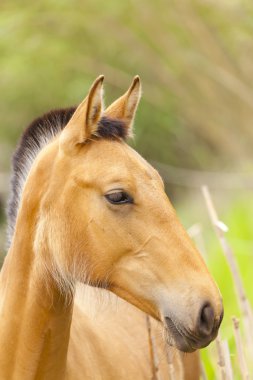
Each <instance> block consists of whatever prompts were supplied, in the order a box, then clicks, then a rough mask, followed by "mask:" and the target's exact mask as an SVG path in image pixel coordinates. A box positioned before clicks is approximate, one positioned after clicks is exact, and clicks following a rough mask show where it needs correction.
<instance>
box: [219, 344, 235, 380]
mask: <svg viewBox="0 0 253 380" xmlns="http://www.w3.org/2000/svg"><path fill="white" fill-rule="evenodd" d="M221 344H222V349H223V355H224V361H225V367H226V374H227V379H228V380H233V370H232V365H231V360H230V352H229V346H228V341H227V340H222V342H221Z"/></svg>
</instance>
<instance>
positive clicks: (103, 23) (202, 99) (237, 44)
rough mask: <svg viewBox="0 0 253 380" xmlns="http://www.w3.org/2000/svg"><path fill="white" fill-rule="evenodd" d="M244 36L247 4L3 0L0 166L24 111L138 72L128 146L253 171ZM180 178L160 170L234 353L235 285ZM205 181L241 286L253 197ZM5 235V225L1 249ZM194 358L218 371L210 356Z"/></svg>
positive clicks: (191, 163) (5, 167) (252, 94)
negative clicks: (201, 248) (208, 274)
mask: <svg viewBox="0 0 253 380" xmlns="http://www.w3.org/2000/svg"><path fill="white" fill-rule="evenodd" d="M252 33H253V3H252V2H251V1H250V0H221V1H217V0H216V1H215V0H181V1H175V0H174V1H171V2H169V3H168V2H167V1H165V0H156V1H155V2H151V1H150V2H147V1H144V0H138V1H133V0H131V1H130V0H129V1H116V0H111V1H108V2H104V1H102V0H96V1H94V0H86V1H77V0H76V1H68V0H61V1H60V0H54V1H53V0H47V1H41V2H30V1H22V2H21V1H19V0H14V1H11V2H10V1H5V0H2V1H1V4H0V57H1V58H0V67H1V75H0V86H1V102H0V114H1V127H0V172H8V171H9V162H10V156H11V152H12V151H13V149H14V146H15V144H16V142H17V139H18V138H19V136H20V134H21V132H22V130H23V129H24V128H25V127H26V126H27V124H29V123H30V122H31V120H32V119H33V118H35V117H37V116H38V115H40V114H42V113H44V112H46V111H48V110H50V109H53V108H58V107H65V106H69V105H73V104H77V103H78V102H80V101H81V100H82V98H83V97H84V96H85V95H86V92H87V89H88V88H89V86H90V84H91V83H92V81H93V80H94V79H95V78H96V77H97V76H98V75H99V74H101V73H103V74H105V87H106V88H105V90H106V93H105V96H106V104H110V102H111V101H113V100H114V99H115V98H116V97H118V96H119V95H121V94H122V92H123V91H125V90H126V89H127V87H128V85H129V84H130V81H131V79H132V77H133V76H134V75H135V74H139V75H140V76H141V79H142V83H143V100H142V103H141V106H140V107H139V110H138V113H137V120H136V126H137V127H136V137H135V140H134V142H132V144H133V145H134V147H135V148H136V149H137V150H138V151H139V152H140V153H141V154H142V155H143V156H144V157H145V158H147V159H148V160H151V161H156V162H161V163H165V164H170V165H173V166H175V167H181V168H186V169H195V170H205V171H207V170H209V171H212V170H216V171H219V172H221V173H222V172H223V171H224V170H226V171H240V172H241V173H244V174H245V175H246V176H248V177H249V178H251V179H252V169H253V164H252V137H253V128H252V120H253V90H252V89H253V39H252ZM205 178H206V177H205ZM187 180H189V182H187V183H186V184H185V186H179V185H178V183H177V181H175V175H174V177H173V179H172V178H171V180H170V175H169V173H168V175H167V176H166V182H167V189H168V192H169V194H170V195H173V198H175V200H176V201H177V209H178V212H179V214H180V216H181V219H182V220H183V222H184V224H185V226H186V227H190V226H191V225H192V224H194V223H196V222H198V223H200V225H201V226H202V229H203V231H204V240H205V243H206V250H207V252H208V263H209V267H210V268H211V271H212V273H213V274H214V276H215V278H216V280H217V281H218V283H219V286H220V288H221V290H222V293H223V296H224V301H225V320H224V323H223V328H222V334H224V335H225V336H226V337H228V339H229V341H230V343H231V347H232V350H233V347H234V343H233V339H232V329H231V324H230V318H231V315H232V314H238V308H237V306H236V302H235V297H234V291H233V282H232V280H231V276H230V273H229V270H228V268H227V265H226V263H225V260H224V259H223V257H222V253H221V251H220V248H219V246H218V243H217V241H216V239H215V238H214V234H213V232H212V230H211V228H210V223H209V221H208V218H207V212H206V209H205V206H204V203H203V204H202V203H201V202H202V201H201V194H200V192H199V190H194V189H192V188H191V186H192V183H191V178H190V177H189V176H187ZM0 182H1V181H0ZM170 182H171V183H170ZM214 182H216V183H213V185H214V187H215V188H216V191H215V193H214V199H215V201H217V209H218V210H219V211H220V213H221V215H222V218H223V219H224V221H225V223H227V224H228V226H229V227H230V232H229V238H230V240H231V243H232V245H233V248H234V250H235V251H236V252H237V254H238V256H237V258H238V261H239V265H240V269H241V273H243V280H244V283H245V286H246V288H247V289H248V290H249V289H250V288H251V277H252V252H253V243H252V242H253V231H252V214H253V207H252V206H251V204H252V193H250V191H248V190H247V186H245V189H244V190H243V189H242V188H240V186H239V187H235V188H231V189H226V191H224V189H223V188H220V189H219V183H218V180H216V181H214ZM175 183H177V186H176V185H175ZM0 185H1V183H0ZM211 185H212V181H211ZM188 186H189V188H188ZM2 187H3V189H4V190H2ZM2 187H1V186H0V196H1V195H2V194H1V191H2V193H4V195H5V196H6V189H7V187H4V186H2ZM251 190H252V188H251ZM4 199H5V198H4V197H3V199H2V198H0V201H1V205H0V210H1V211H0V223H1V222H3V219H4V217H3V211H2V210H3V203H4ZM1 206H2V207H1ZM3 234H4V232H3V229H2V230H1V231H0V248H2V249H3V240H4V239H3ZM248 295H249V297H250V298H251V301H252V302H253V297H252V294H250V293H249V291H248ZM203 355H204V357H205V364H206V365H207V369H208V374H209V376H210V378H215V375H214V362H213V360H214V359H213V357H212V356H208V355H207V354H206V353H205V352H204V354H203Z"/></svg>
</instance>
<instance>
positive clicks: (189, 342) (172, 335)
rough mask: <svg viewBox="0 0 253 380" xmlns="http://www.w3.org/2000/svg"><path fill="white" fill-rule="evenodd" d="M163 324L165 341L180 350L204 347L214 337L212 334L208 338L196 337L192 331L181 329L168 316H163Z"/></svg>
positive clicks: (190, 350) (188, 350)
mask: <svg viewBox="0 0 253 380" xmlns="http://www.w3.org/2000/svg"><path fill="white" fill-rule="evenodd" d="M165 326H166V327H165V330H166V341H167V343H168V344H169V345H170V346H175V347H176V348H177V349H178V350H180V351H182V352H188V353H190V352H194V351H196V350H198V349H199V348H204V347H206V346H208V345H209V343H211V341H212V340H213V339H214V338H215V336H213V337H209V338H208V339H198V338H197V337H196V336H194V335H193V334H192V333H190V332H188V331H186V330H185V329H182V327H180V326H179V325H177V324H176V323H175V322H174V321H173V320H172V319H171V318H170V317H165ZM216 335H217V334H216Z"/></svg>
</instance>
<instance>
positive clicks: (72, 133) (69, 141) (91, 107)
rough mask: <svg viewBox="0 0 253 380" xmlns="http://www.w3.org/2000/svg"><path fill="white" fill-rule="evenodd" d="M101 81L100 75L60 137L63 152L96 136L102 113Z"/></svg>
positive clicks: (102, 77)
mask: <svg viewBox="0 0 253 380" xmlns="http://www.w3.org/2000/svg"><path fill="white" fill-rule="evenodd" d="M103 81H104V76H103V75H100V76H99V77H98V78H97V79H96V80H95V82H94V83H93V85H92V86H91V88H90V90H89V93H88V96H87V97H86V98H85V99H84V100H83V101H82V103H81V104H80V105H79V106H78V107H77V109H76V110H75V112H74V114H73V116H72V117H71V119H70V120H69V122H68V124H67V125H66V127H65V128H64V130H63V131H62V133H61V137H60V146H61V147H62V148H63V150H64V151H65V152H67V151H70V150H71V149H72V148H73V146H76V145H79V144H82V143H84V142H85V141H86V140H88V139H89V138H90V137H91V136H92V135H94V134H96V129H97V125H98V121H99V119H100V117H101V115H102V112H103Z"/></svg>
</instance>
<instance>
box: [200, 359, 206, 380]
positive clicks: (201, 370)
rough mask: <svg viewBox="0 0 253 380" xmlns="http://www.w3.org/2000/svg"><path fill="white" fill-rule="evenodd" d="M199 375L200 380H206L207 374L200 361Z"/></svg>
mask: <svg viewBox="0 0 253 380" xmlns="http://www.w3.org/2000/svg"><path fill="white" fill-rule="evenodd" d="M200 374H201V375H200V376H201V379H202V380H207V374H206V370H205V367H204V364H203V362H202V360H201V361H200Z"/></svg>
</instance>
